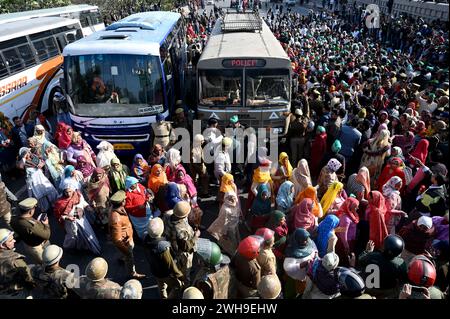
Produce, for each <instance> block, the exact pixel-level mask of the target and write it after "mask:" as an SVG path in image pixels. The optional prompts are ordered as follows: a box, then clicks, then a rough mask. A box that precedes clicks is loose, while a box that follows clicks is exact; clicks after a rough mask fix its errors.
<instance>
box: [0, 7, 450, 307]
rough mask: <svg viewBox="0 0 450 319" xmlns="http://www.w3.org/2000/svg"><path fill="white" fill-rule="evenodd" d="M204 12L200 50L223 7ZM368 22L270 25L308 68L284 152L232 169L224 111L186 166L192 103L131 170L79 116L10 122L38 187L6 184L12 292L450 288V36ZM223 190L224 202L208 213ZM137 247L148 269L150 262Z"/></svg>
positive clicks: (1, 197)
mask: <svg viewBox="0 0 450 319" xmlns="http://www.w3.org/2000/svg"><path fill="white" fill-rule="evenodd" d="M190 9H191V13H190V14H189V15H188V17H187V23H186V26H187V37H188V41H189V43H190V44H194V45H196V44H197V43H200V46H199V47H198V50H197V47H196V48H195V50H197V51H199V52H196V53H195V54H194V57H195V56H196V55H198V54H200V53H201V48H202V46H203V45H205V44H206V43H207V37H208V34H209V32H210V31H211V29H212V27H213V25H214V22H215V20H216V19H217V18H218V17H219V16H220V15H221V14H222V12H221V10H220V9H216V10H214V12H212V13H211V14H210V15H209V16H208V15H207V14H206V13H204V14H198V13H197V8H196V5H195V4H194V3H191V4H190ZM357 15H358V13H355V16H356V18H355V17H353V16H348V15H344V16H336V15H334V14H329V13H326V12H325V13H320V12H319V13H316V12H312V13H311V14H310V15H309V16H302V15H300V14H298V13H293V12H291V11H284V12H283V9H282V8H280V7H278V6H273V7H272V8H271V9H269V11H268V12H267V15H266V16H265V17H264V19H265V20H266V22H267V24H268V25H269V27H270V28H271V30H272V31H273V33H274V34H275V36H276V37H277V38H278V39H279V41H280V43H281V45H282V46H283V48H284V49H285V51H286V52H287V54H288V56H289V58H290V59H291V62H292V69H293V73H294V76H293V77H294V80H293V90H292V92H293V96H292V97H293V98H292V107H291V112H290V113H289V114H286V134H285V136H283V138H282V139H281V143H280V148H281V150H280V151H281V152H280V153H279V154H278V156H277V159H278V160H277V161H271V160H270V157H269V155H268V154H269V150H268V149H267V148H265V147H263V146H260V147H259V148H258V149H257V150H255V151H257V156H256V162H255V163H251V162H247V163H245V165H244V166H245V167H241V165H236V164H235V163H232V161H231V159H230V153H231V152H233V149H234V150H235V151H236V145H235V143H236V139H233V138H232V137H229V136H225V134H224V131H223V130H221V128H220V127H219V123H218V121H217V120H216V119H214V118H211V119H209V120H208V123H207V125H208V129H207V130H206V131H205V132H204V134H203V135H201V134H199V135H196V136H193V138H192V143H191V145H192V148H191V154H190V156H189V158H190V159H189V161H184V162H183V161H182V159H181V154H180V151H179V150H177V149H175V148H173V147H172V145H173V144H174V143H175V142H176V137H173V136H172V135H171V130H172V129H173V128H176V127H185V128H189V126H190V123H189V120H188V117H187V116H186V114H184V110H183V109H182V108H178V109H177V110H176V111H175V115H174V117H173V118H172V121H171V122H166V121H165V119H164V118H163V117H161V116H159V117H158V118H157V122H156V123H154V124H153V125H152V126H153V131H154V134H153V135H154V139H153V140H152V145H151V146H149V147H150V152H149V156H148V157H147V156H145V157H144V156H143V155H142V154H136V155H135V156H134V158H133V161H132V163H131V165H129V167H128V166H127V165H125V164H124V163H122V161H121V159H119V158H118V157H117V156H116V154H115V152H114V147H113V145H111V144H110V143H108V142H106V141H102V142H101V143H99V144H98V145H97V146H96V147H95V148H92V147H91V146H90V145H89V144H88V143H87V142H86V141H84V139H83V137H82V135H81V134H80V133H78V132H76V131H75V130H74V129H73V128H72V127H71V126H70V121H69V120H67V119H66V120H65V121H66V122H64V121H61V122H59V123H58V125H57V127H56V128H55V129H54V130H52V128H51V125H50V123H48V121H47V120H46V119H45V118H44V117H43V116H42V115H36V116H34V117H33V118H32V119H31V120H30V121H28V122H27V123H25V124H24V123H22V121H21V120H20V119H19V118H14V119H13V122H14V124H12V123H11V122H10V121H9V119H7V118H5V117H4V116H1V117H0V120H1V122H0V125H1V138H2V147H1V148H0V152H1V153H0V154H2V155H1V156H2V164H3V163H9V160H8V161H6V160H5V161H4V159H6V158H7V157H6V156H5V157H4V156H3V154H4V152H8V151H11V152H13V153H15V154H13V155H14V156H13V158H15V155H17V162H16V167H17V168H18V169H20V170H22V171H23V172H24V173H23V175H22V176H23V178H24V179H25V181H26V186H27V191H28V195H27V198H25V199H22V198H19V199H18V198H16V196H15V194H13V193H12V192H11V191H10V190H9V189H8V186H7V185H6V184H5V183H4V182H0V266H1V267H0V298H30V296H32V297H34V298H99V299H101V298H113V299H114V298H141V297H142V291H143V290H142V285H141V283H140V280H142V279H143V278H145V277H153V278H154V279H155V280H156V282H157V285H158V288H159V293H160V297H161V298H164V299H165V298H186V299H198V298H200V299H202V298H207V299H210V298H214V299H218V298H225V299H226V298H271V299H275V298H286V299H293V298H302V299H335V298H339V299H372V298H389V299H444V298H448V286H449V281H448V279H449V278H448V265H449V255H448V253H449V246H448V245H449V237H448V216H449V205H448V193H447V189H448V176H447V174H448V166H447V163H446V162H447V161H446V156H448V117H449V84H448V69H446V65H445V62H446V60H447V58H448V30H445V29H443V28H441V27H440V25H439V24H430V25H426V24H425V23H423V22H422V23H416V24H408V28H409V29H408V32H406V33H405V32H403V31H402V32H400V33H399V32H397V31H396V29H395V28H396V26H397V24H395V22H393V23H394V24H393V27H392V28H391V27H385V26H383V28H381V29H379V30H377V32H372V31H371V30H368V29H367V28H366V27H365V23H364V18H365V17H364V16H359V17H358V16H357ZM401 25H402V24H401V23H400V28H402V26H401ZM195 50H194V51H195ZM191 58H192V57H191ZM192 63H194V64H195V58H192ZM179 105H181V103H180V104H179ZM229 125H230V126H231V127H232V128H237V127H239V126H240V125H241V124H240V120H239V115H238V114H237V115H235V116H233V117H232V118H231V121H230V123H229ZM11 141H12V142H11ZM205 142H207V143H208V144H207V145H208V146H207V147H211V145H212V148H211V149H210V150H206V151H208V152H213V153H214V156H215V157H214V161H213V163H208V162H207V161H205V159H204V154H205V148H206V146H204V145H205ZM12 150H13V151H12ZM8 158H9V157H8ZM6 166H8V165H6ZM242 174H244V176H243V175H242ZM245 194H247V196H243V195H245ZM209 197H213V198H214V199H215V202H216V203H217V205H218V206H217V208H216V210H215V211H203V208H202V207H204V206H203V205H204V204H203V203H202V199H203V198H209ZM14 207H16V208H15V209H14ZM205 214H208V215H210V216H213V219H214V221H213V222H212V223H211V224H210V225H208V227H207V225H205V224H204V220H205V218H204V217H205V216H204V215H205ZM50 218H54V219H55V220H56V221H57V223H58V224H59V225H60V228H59V229H57V228H52V227H50V226H49V219H50ZM54 232H64V240H63V242H62V243H59V245H55V244H54V243H50V239H51V234H52V233H54ZM99 232H104V233H107V234H108V239H109V240H110V241H111V242H112V243H113V245H114V246H115V247H116V248H117V251H118V252H119V253H120V254H121V256H122V257H121V258H122V259H123V261H124V265H125V270H124V273H126V274H127V277H128V278H129V279H130V280H129V281H127V282H126V283H124V284H123V285H120V284H119V283H117V282H114V281H112V280H110V279H107V274H108V263H112V262H113V260H106V259H105V258H103V257H102V249H103V247H102V243H101V242H100V241H99V240H98V239H97V238H98V237H97V235H98V233H99ZM16 240H18V241H20V245H17V248H18V250H19V251H20V253H19V252H17V251H16V250H15V249H16ZM136 245H140V246H142V247H143V248H144V250H145V254H146V257H147V261H148V264H149V266H150V267H149V268H150V273H146V274H142V273H139V272H137V271H136V267H135V258H134V255H135V254H134V252H135V246H136ZM76 251H83V252H85V253H86V254H88V253H89V254H92V255H93V256H96V257H95V258H93V259H92V260H91V262H89V264H88V265H87V267H86V269H85V271H84V273H83V275H82V276H80V277H76V276H75V275H74V273H72V272H70V271H68V270H67V269H64V268H63V267H61V266H60V264H59V263H60V261H61V259H62V258H63V255H64V253H69V254H71V253H73V252H76Z"/></svg>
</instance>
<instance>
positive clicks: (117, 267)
mask: <svg viewBox="0 0 450 319" xmlns="http://www.w3.org/2000/svg"><path fill="white" fill-rule="evenodd" d="M216 3H217V4H218V5H219V6H222V7H226V8H228V7H229V5H230V0H225V1H221V0H219V1H216ZM274 5H275V4H273V3H269V4H268V7H267V9H268V8H270V7H271V6H274ZM212 8H213V6H212V5H208V6H206V10H208V12H209V11H210V10H212ZM267 9H266V6H265V4H264V3H263V6H262V9H261V11H260V13H261V15H265V13H266V12H267ZM309 9H310V8H305V7H300V6H295V7H293V11H296V12H300V13H302V14H307V13H308V10H309ZM51 121H52V122H54V119H53V120H52V119H51ZM52 124H54V123H52ZM54 127H55V126H54ZM3 180H4V181H5V183H6V185H7V186H8V187H9V189H10V190H11V191H12V192H13V193H15V194H16V196H17V197H18V199H19V200H22V199H24V198H26V197H27V189H26V185H25V177H24V174H22V175H21V176H16V178H15V179H11V178H10V177H9V176H7V175H6V174H4V175H3ZM217 191H218V188H217V186H215V185H211V191H210V193H211V194H216V193H217ZM246 197H247V196H246V194H242V195H241V196H240V199H241V204H242V207H244V205H245V200H246ZM200 207H201V208H202V210H203V211H204V216H203V220H202V224H203V226H205V227H206V228H207V227H208V226H209V225H210V224H211V223H212V222H213V221H214V219H215V218H216V217H217V214H218V212H219V207H218V205H217V202H216V198H215V196H212V197H209V198H203V199H202V200H201V202H200ZM49 221H50V225H51V229H52V235H51V238H50V242H51V243H52V244H57V245H59V246H62V244H63V241H64V229H63V228H62V227H61V226H60V225H59V224H58V223H57V222H56V220H55V218H54V217H53V216H52V215H49ZM95 231H96V234H97V237H98V239H99V241H100V244H101V247H102V257H104V258H105V259H106V260H107V261H108V263H109V271H108V275H107V276H108V278H110V279H111V280H114V281H116V282H118V283H120V284H123V283H124V282H125V281H126V280H127V278H126V277H125V274H126V272H125V266H124V264H123V263H122V262H120V260H119V257H120V253H119V251H118V250H117V249H116V248H115V247H114V245H113V244H112V242H111V241H110V240H109V239H108V238H107V236H106V234H105V233H104V232H103V231H102V230H100V229H95ZM241 235H242V237H244V236H247V235H249V234H248V232H247V230H245V229H241ZM201 237H203V238H210V239H211V237H210V236H209V234H208V233H207V232H206V231H202V235H201ZM17 251H19V252H21V251H22V247H21V245H20V244H18V245H17ZM134 256H135V264H136V270H137V271H138V272H140V273H144V274H146V275H147V276H148V277H147V278H146V279H144V280H142V281H141V282H142V285H143V287H144V296H143V298H146V299H148V298H159V293H158V289H157V286H156V281H155V280H154V278H152V276H151V274H150V269H149V266H148V263H147V261H146V259H145V255H144V251H143V247H142V245H141V244H140V243H139V242H136V246H135V251H134ZM94 257H95V256H93V255H92V254H90V253H88V252H72V251H70V252H69V251H66V252H65V253H64V256H63V258H62V260H61V265H62V266H68V265H78V267H79V269H80V274H84V269H85V267H86V265H87V264H88V263H89V261H90V260H92V258H94Z"/></svg>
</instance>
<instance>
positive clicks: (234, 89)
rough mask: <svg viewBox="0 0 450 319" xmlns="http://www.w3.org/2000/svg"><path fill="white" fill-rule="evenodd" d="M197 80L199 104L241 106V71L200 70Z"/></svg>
mask: <svg viewBox="0 0 450 319" xmlns="http://www.w3.org/2000/svg"><path fill="white" fill-rule="evenodd" d="M199 79H200V93H199V98H200V104H202V105H206V106H212V105H228V106H241V105H242V103H241V100H242V94H241V93H242V92H241V90H242V85H241V83H242V69H240V70H238V69H234V70H202V71H201V72H200V76H199Z"/></svg>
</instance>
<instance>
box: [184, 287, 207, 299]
mask: <svg viewBox="0 0 450 319" xmlns="http://www.w3.org/2000/svg"><path fill="white" fill-rule="evenodd" d="M182 299H205V297H203V294H202V292H201V291H200V290H198V288H195V287H188V288H186V289H185V290H184V291H183V298H182Z"/></svg>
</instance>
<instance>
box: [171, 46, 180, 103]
mask: <svg viewBox="0 0 450 319" xmlns="http://www.w3.org/2000/svg"><path fill="white" fill-rule="evenodd" d="M175 42H176V41H175ZM175 46H176V44H175V43H174V45H173V46H172V47H171V48H170V50H169V53H170V60H171V61H172V80H173V87H174V93H175V99H176V100H180V99H182V98H183V97H182V92H181V74H180V55H179V49H177V48H175Z"/></svg>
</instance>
